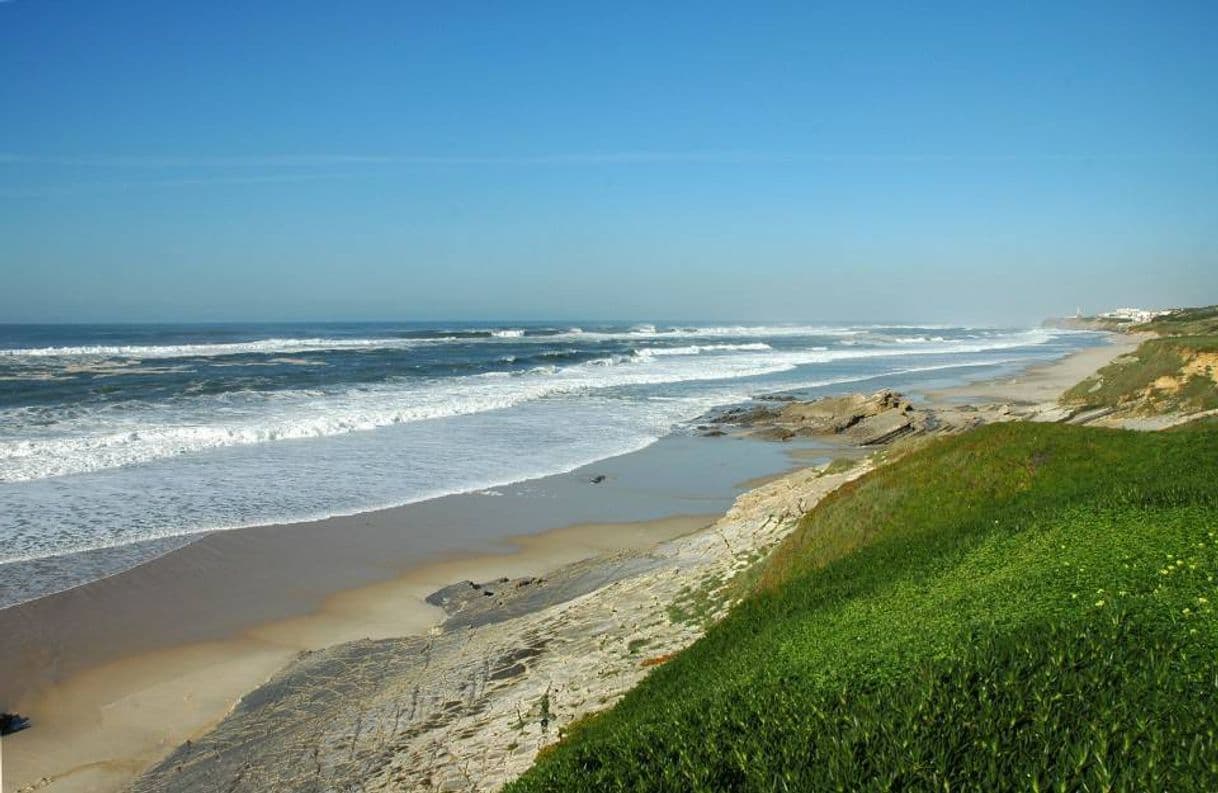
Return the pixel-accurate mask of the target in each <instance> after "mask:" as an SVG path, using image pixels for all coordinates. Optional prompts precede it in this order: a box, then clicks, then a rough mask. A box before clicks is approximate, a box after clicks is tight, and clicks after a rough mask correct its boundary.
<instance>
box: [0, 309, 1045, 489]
mask: <svg viewBox="0 0 1218 793" xmlns="http://www.w3.org/2000/svg"><path fill="white" fill-rule="evenodd" d="M1048 338H1051V334H1050V333H1049V332H1047V331H1029V332H1025V333H1018V334H1007V335H1005V336H998V337H994V338H991V339H985V340H970V341H968V342H931V343H927V344H918V345H908V346H903V347H889V348H886V349H865V348H857V347H855V348H849V349H829V350H826V349H823V347H822V348H816V349H807V350H783V351H777V350H772V349H770V348H769V347H768V345H765V344H760V343H759V344H736V345H727V344H724V345H705V346H697V345H690V346H687V347H675V348H673V347H670V348H644V349H642V350H639V351H637V352H636V353H634V354H618V355H612V356H608V357H604V358H599V359H595V360H592V361H587V362H585V363H581V364H576V365H572V366H566V367H556V366H539V367H535V368H533V369H530V370H528V371H525V372H513V373H506V372H496V373H484V374H480V375H472V376H466V377H455V378H441V379H435V380H429V381H424V382H419V381H406V380H402V381H390V382H387V383H382V384H378V385H365V386H360V387H350V388H343V389H332V390H319V389H308V390H285V391H272V392H256V391H239V392H227V393H224V394H221V395H204V394H197V395H193V396H183V397H181V398H178V399H176V400H174V401H173V403H172V405H169V406H165V405H151V404H146V403H139V402H134V403H132V402H127V403H114V404H109V405H107V406H105V407H104V408H101V409H96V408H94V409H90V410H85V411H82V410H77V409H72V410H69V411H66V412H64V413H63V414H62V415H48V414H47V413H46V411H41V412H38V413H37V414H32V413H30V412H29V409H26V408H19V409H9V410H6V411H0V481H8V482H17V481H28V480H35V479H42V478H46V477H55V476H62V475H67V474H74V473H82V472H88V471H98V470H104V469H109V468H114V467H119V466H126V465H131V464H136V463H142V462H147V461H149V460H155V459H160V458H165V457H170V456H175V455H181V454H187V453H191V452H198V451H203V450H207V449H214V448H219V447H227V446H239V445H249V444H258V443H266V442H274V441H288V440H300V439H308V438H321V437H327V436H333V435H340V434H345V433H351V432H359V431H364V430H372V429H376V428H378V427H385V426H390V425H394V424H404V423H410V422H418V421H427V420H432V419H439V418H446V417H451V416H459V415H468V414H474V413H483V412H488V411H494V410H502V409H505V408H510V407H513V406H516V405H520V404H522V403H525V402H530V401H534V400H538V399H543V398H553V397H556V396H561V395H572V394H586V393H590V392H595V391H602V390H604V389H612V388H621V387H629V386H643V385H652V384H660V383H681V382H689V381H699V380H705V381H715V380H731V379H739V378H747V377H755V376H759V375H765V374H773V373H777V372H782V371H787V370H790V369H793V368H795V367H797V366H802V365H808V364H815V363H827V362H833V361H844V360H849V359H862V358H879V357H891V356H902V355H934V354H958V353H971V352H981V351H986V350H995V349H1004V348H1012V347H1020V346H1025V345H1030V344H1037V343H1040V342H1043V341H1045V340H1047V339H1048ZM703 352H713V353H731V354H715V355H701V353H703Z"/></svg>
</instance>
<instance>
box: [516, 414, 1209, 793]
mask: <svg viewBox="0 0 1218 793" xmlns="http://www.w3.org/2000/svg"><path fill="white" fill-rule="evenodd" d="M1215 531H1218V432H1215V431H1214V430H1213V429H1209V428H1208V425H1206V424H1198V425H1196V427H1195V428H1193V429H1192V430H1191V431H1182V432H1172V433H1133V432H1123V431H1115V430H1101V429H1094V428H1083V427H1072V426H1063V425H1045V424H999V425H994V426H990V427H985V428H982V429H980V430H976V431H974V432H970V433H967V434H964V435H960V436H956V437H949V438H941V439H937V440H935V441H933V442H931V443H928V444H926V445H925V446H923V447H921V448H918V449H916V450H913V451H911V452H909V453H908V454H907V455H905V456H904V457H902V458H901V459H900V460H898V461H896V462H893V463H891V464H888V465H885V466H882V467H880V468H878V469H877V470H875V471H873V472H871V473H869V474H868V475H866V476H864V477H862V478H860V479H858V480H856V481H854V482H852V483H850V484H848V485H846V486H844V487H843V488H842V489H841V490H839V491H838V492H836V493H835V494H833V495H832V496H830V497H829V498H828V499H826V500H825V501H824V502H822V504H821V505H819V506H818V507H817V508H816V509H815V510H813V511H812V512H811V513H809V514H808V515H807V516H805V518H804V519H803V521H802V522H801V524H800V526H799V528H798V529H797V531H796V532H795V533H794V534H793V535H792V536H791V537H790V538H789V540H788V541H787V542H786V543H784V544H783V545H782V546H780V547H779V548H778V549H777V550H776V551H775V553H774V554H773V555H772V556H771V558H770V559H769V560H768V561H767V562H766V563H765V565H764V572H763V575H762V576H761V578H760V580H758V581H757V582H756V583H755V588H754V590H753V592H752V593H751V594H750V595H749V596H748V597H746V598H745V599H744V600H743V601H742V602H741V603H740V604H739V605H737V606H736V607H735V608H734V609H733V610H732V612H731V613H730V614H729V615H728V616H727V617H726V618H725V619H724V620H723V621H721V622H719V623H718V624H716V625H715V626H714V627H712V628H711V630H710V631H709V632H708V634H707V635H706V636H705V637H704V638H703V639H702V640H701V641H699V642H697V643H696V644H695V645H693V646H692V647H691V648H690V649H689V650H687V651H686V652H684V653H682V654H680V655H679V656H678V657H677V658H675V659H674V660H672V661H671V662H669V663H667V664H665V665H663V666H659V667H657V668H656V670H655V671H654V672H653V673H652V674H651V675H650V676H649V677H648V678H647V679H646V680H645V681H644V682H643V683H642V684H641V685H640V686H638V687H637V688H636V689H635V690H634V691H632V692H631V693H630V694H629V695H627V696H626V697H625V699H623V700H622V701H621V702H620V703H619V704H618V705H617V706H616V707H615V708H613V709H611V710H609V711H607V712H605V713H603V714H600V715H598V716H595V717H593V718H590V719H586V720H584V721H582V722H580V723H579V724H578V725H576V726H574V727H573V728H572V729H571V730H569V732H568V734H567V735H566V736H565V738H564V740H563V741H562V742H561V743H560V744H558V745H557V746H556V747H555V748H554V749H553V750H552V751H547V752H546V753H544V755H543V756H542V757H540V758H539V760H538V763H537V765H536V766H535V767H534V768H533V769H532V770H531V771H530V772H529V773H528V774H526V775H525V776H524V777H523V778H522V779H520V780H519V781H517V782H515V783H514V784H512V785H510V786H509V788H508V790H510V791H515V793H522V792H523V791H540V790H630V791H635V790H672V791H684V790H702V791H718V790H734V789H742V790H782V791H802V790H851V791H853V790H888V789H893V788H903V789H915V790H932V789H933V790H941V791H942V790H960V789H968V790H1009V789H1023V790H1096V791H1098V790H1167V789H1171V790H1188V789H1196V790H1214V789H1218V735H1216V731H1218V718H1216V717H1215V715H1214V702H1215V697H1216V695H1218V666H1216V663H1215V658H1216V657H1218V656H1216V654H1218V621H1216V620H1215V616H1214V612H1213V609H1212V604H1211V601H1215V602H1218V592H1216V590H1215V575H1218V544H1216V541H1215Z"/></svg>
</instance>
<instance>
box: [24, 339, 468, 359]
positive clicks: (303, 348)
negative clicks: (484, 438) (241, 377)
mask: <svg viewBox="0 0 1218 793" xmlns="http://www.w3.org/2000/svg"><path fill="white" fill-rule="evenodd" d="M451 341H456V337H452V336H444V337H437V338H433V339H399V338H370V339H327V338H312V339H279V338H274V339H259V340H257V341H239V342H221V343H215V344H129V345H87V346H80V347H31V348H15V349H7V350H0V358H138V359H149V358H213V357H218V356H224V355H249V354H263V355H265V354H281V353H294V352H318V351H327V350H375V349H409V348H412V347H420V346H425V345H430V344H442V343H445V342H451Z"/></svg>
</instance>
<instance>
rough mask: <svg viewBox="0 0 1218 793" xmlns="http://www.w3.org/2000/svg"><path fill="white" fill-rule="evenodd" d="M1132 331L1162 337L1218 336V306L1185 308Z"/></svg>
mask: <svg viewBox="0 0 1218 793" xmlns="http://www.w3.org/2000/svg"><path fill="white" fill-rule="evenodd" d="M1131 330H1133V331H1135V332H1138V333H1157V334H1159V335H1160V336H1209V335H1214V334H1218V306H1204V307H1202V308H1184V309H1180V310H1179V311H1174V312H1172V313H1171V314H1167V315H1164V316H1162V317H1156V318H1154V319H1152V320H1151V321H1150V322H1146V323H1143V324H1141V325H1134V326H1132V327H1131Z"/></svg>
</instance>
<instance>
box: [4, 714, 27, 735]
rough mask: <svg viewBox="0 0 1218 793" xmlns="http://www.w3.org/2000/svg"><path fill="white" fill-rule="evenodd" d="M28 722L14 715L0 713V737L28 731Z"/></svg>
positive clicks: (23, 717)
mask: <svg viewBox="0 0 1218 793" xmlns="http://www.w3.org/2000/svg"><path fill="white" fill-rule="evenodd" d="M29 726H30V720H29V719H27V718H26V717H25V716H21V715H19V714H16V713H0V735H12V734H13V733H15V732H21V731H22V730H25V729H28V728H29Z"/></svg>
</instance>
